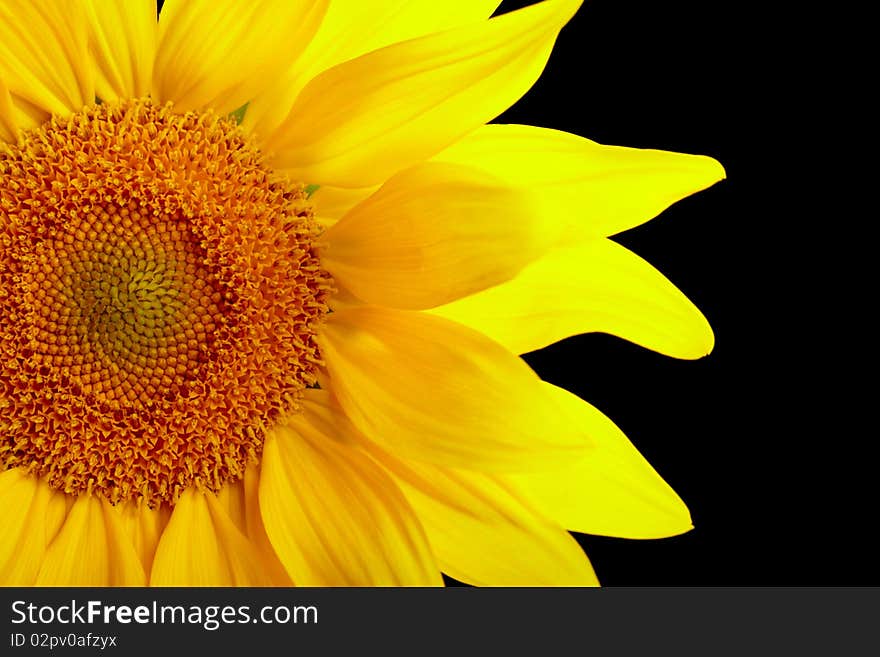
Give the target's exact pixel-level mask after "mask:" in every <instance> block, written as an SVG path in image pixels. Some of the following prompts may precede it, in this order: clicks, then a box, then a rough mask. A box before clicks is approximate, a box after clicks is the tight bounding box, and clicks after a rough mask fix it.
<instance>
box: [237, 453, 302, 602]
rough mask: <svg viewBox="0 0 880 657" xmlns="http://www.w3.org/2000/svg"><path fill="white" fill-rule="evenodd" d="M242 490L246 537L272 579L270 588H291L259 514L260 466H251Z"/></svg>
mask: <svg viewBox="0 0 880 657" xmlns="http://www.w3.org/2000/svg"><path fill="white" fill-rule="evenodd" d="M242 484H243V488H244V511H245V522H246V525H247V531H246V533H247V536H248V538H249V539H250V540H251V542H252V543H253V544H254V547H256V548H257V550H258V551H259V553H260V560H261V561H262V562H263V567H264V568H265V570H266V572H267V573H268V575H269V577H270V578H271V579H272V586H292V585H293V584H294V582H293V580H291V579H290V575H288V574H287V570H286V569H285V568H284V564H282V563H281V560H280V559H279V558H278V554H277V553H276V552H275V548H274V547H272V542H271V541H270V540H269V535H268V534H267V533H266V526H265V525H264V524H263V516H262V514H261V512H260V466H259V465H257V464H251V465H250V466H248V469H247V470H246V472H245V475H244V479H243V481H242Z"/></svg>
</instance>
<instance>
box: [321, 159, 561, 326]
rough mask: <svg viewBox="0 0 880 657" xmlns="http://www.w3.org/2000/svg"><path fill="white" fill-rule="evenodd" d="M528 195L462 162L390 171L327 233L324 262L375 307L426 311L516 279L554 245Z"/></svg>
mask: <svg viewBox="0 0 880 657" xmlns="http://www.w3.org/2000/svg"><path fill="white" fill-rule="evenodd" d="M536 224H537V222H536V221H532V215H531V214H530V213H529V212H528V208H527V207H525V204H524V203H523V200H522V197H521V195H520V194H518V193H517V192H516V191H514V190H512V189H510V188H509V187H507V186H505V185H503V184H502V183H500V182H499V181H497V180H495V179H493V178H492V177H491V176H489V175H487V174H486V173H484V172H481V171H479V170H477V169H472V168H469V167H467V166H463V165H448V164H440V163H426V164H422V165H417V166H415V167H412V168H410V169H407V170H405V171H402V172H401V173H399V174H397V175H396V176H394V177H392V178H391V180H389V181H388V182H387V183H385V185H383V186H382V188H381V189H380V190H379V191H378V192H376V193H375V194H373V195H372V196H371V197H370V198H368V199H367V200H365V201H363V202H362V203H360V204H359V205H357V206H356V207H355V208H353V209H352V210H351V211H350V212H349V213H348V214H346V215H345V217H343V218H342V220H341V221H339V222H338V223H336V224H335V225H334V226H332V227H331V228H330V229H329V230H328V231H327V232H326V233H325V235H324V238H323V241H324V242H325V243H326V244H327V245H328V247H327V248H326V249H325V251H324V252H323V253H322V258H321V259H322V262H323V264H324V266H325V267H326V268H327V271H329V272H330V273H331V274H332V275H333V278H334V280H336V281H337V282H338V283H339V284H341V285H342V286H344V287H345V288H347V289H348V290H350V291H351V292H353V293H354V294H355V295H357V296H358V297H359V298H361V299H362V300H364V301H366V302H368V303H374V304H379V305H385V306H391V307H395V308H407V309H423V308H431V307H434V306H438V305H440V304H443V303H448V302H449V301H453V300H455V299H459V298H461V297H464V296H467V295H469V294H473V293H474V292H477V291H479V290H483V289H486V288H488V287H491V286H492V285H495V284H497V283H500V282H502V281H506V280H509V279H511V278H513V277H514V276H515V275H516V274H517V273H518V272H519V271H520V270H521V269H522V268H523V267H524V266H525V265H526V264H527V263H529V262H530V261H532V260H534V259H536V258H537V257H538V256H539V255H540V254H541V253H543V251H544V250H545V249H546V248H547V246H548V245H547V243H546V240H545V239H544V238H543V236H544V231H542V230H540V228H539V227H538V226H537V225H536Z"/></svg>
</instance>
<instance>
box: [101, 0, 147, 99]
mask: <svg viewBox="0 0 880 657" xmlns="http://www.w3.org/2000/svg"><path fill="white" fill-rule="evenodd" d="M85 8H86V13H87V16H88V24H89V50H90V52H91V55H92V61H93V63H94V70H95V92H96V93H97V95H98V97H99V98H101V100H105V101H106V100H115V99H124V98H139V97H141V96H146V95H147V94H149V93H150V88H151V85H152V76H153V60H154V59H155V57H156V32H157V24H156V3H155V1H154V0H87V1H86V3H85Z"/></svg>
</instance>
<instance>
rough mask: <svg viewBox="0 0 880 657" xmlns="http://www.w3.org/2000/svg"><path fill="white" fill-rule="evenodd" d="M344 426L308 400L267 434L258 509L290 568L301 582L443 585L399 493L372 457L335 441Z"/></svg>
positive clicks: (328, 412)
mask: <svg viewBox="0 0 880 657" xmlns="http://www.w3.org/2000/svg"><path fill="white" fill-rule="evenodd" d="M322 392H323V391H322ZM344 430H345V426H344V424H343V419H342V418H337V417H335V416H334V415H333V414H332V413H331V412H330V411H329V409H328V408H327V406H326V402H323V403H322V404H318V403H315V402H307V403H306V404H304V411H303V413H302V414H301V415H297V416H293V417H291V418H290V420H289V424H287V425H282V426H279V427H277V428H276V429H275V430H273V432H271V433H270V434H269V435H268V436H267V438H266V444H265V447H264V451H263V463H262V473H261V477H260V509H261V510H262V516H263V522H264V523H265V526H266V531H267V532H268V534H269V538H270V540H271V541H272V545H273V546H274V547H275V551H276V552H277V554H278V556H279V557H280V559H281V561H282V562H283V563H284V565H285V567H286V568H287V571H288V573H290V575H291V577H292V578H293V580H294V581H295V582H296V583H297V584H298V585H303V586H397V585H405V586H431V585H440V584H442V579H441V577H440V571H439V569H438V568H437V567H436V565H435V564H434V559H433V556H432V555H431V552H430V550H429V548H428V544H427V540H426V539H425V536H424V532H423V530H422V528H421V526H420V525H419V523H418V520H417V519H416V517H415V515H414V514H413V512H412V509H410V507H409V505H408V504H407V502H406V500H405V499H404V497H403V495H402V494H401V492H400V490H399V489H398V488H397V486H396V485H395V484H394V482H392V481H391V479H390V478H389V477H388V475H386V474H385V473H384V472H383V471H382V469H381V468H379V467H378V466H377V465H376V464H375V463H374V462H373V461H372V460H370V459H369V457H367V456H366V455H365V454H363V453H361V452H359V451H358V450H356V449H354V448H352V447H347V446H344V445H343V444H341V443H339V442H337V439H336V435H337V433H338V432H339V431H344Z"/></svg>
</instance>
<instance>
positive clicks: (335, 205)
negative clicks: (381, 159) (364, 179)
mask: <svg viewBox="0 0 880 657" xmlns="http://www.w3.org/2000/svg"><path fill="white" fill-rule="evenodd" d="M377 189H379V187H378V186H377V185H373V186H372V187H358V188H356V189H346V188H345V187H331V186H330V185H322V186H321V187H319V188H318V190H317V191H316V192H315V193H314V194H312V200H313V201H314V203H315V212H316V213H317V216H318V218H319V220H321V221H322V222H323V223H324V225H326V226H332V225H333V224H334V223H336V221H338V220H339V219H341V218H342V217H343V216H344V215H345V213H346V212H348V211H349V210H351V209H352V208H353V207H354V206H356V205H357V204H358V203H360V202H361V201H363V200H365V199H367V198H368V197H369V196H370V195H372V194H373V193H374V192H375V191H376V190H377Z"/></svg>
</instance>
